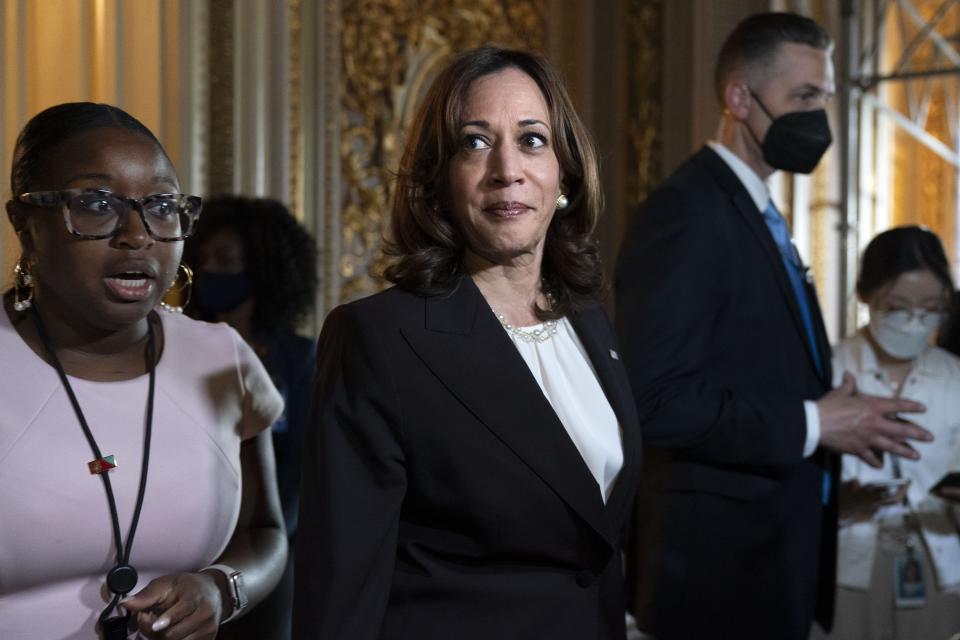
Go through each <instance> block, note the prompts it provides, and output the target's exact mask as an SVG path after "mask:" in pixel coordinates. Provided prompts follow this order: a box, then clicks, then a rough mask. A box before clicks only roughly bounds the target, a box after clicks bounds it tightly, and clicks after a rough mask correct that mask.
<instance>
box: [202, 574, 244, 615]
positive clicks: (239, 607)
mask: <svg viewBox="0 0 960 640" xmlns="http://www.w3.org/2000/svg"><path fill="white" fill-rule="evenodd" d="M207 569H212V570H214V571H219V572H220V573H222V574H223V576H224V577H225V578H226V579H227V589H228V593H229V594H230V602H231V604H232V605H233V610H232V611H231V612H230V615H229V616H227V617H226V618H224V619H223V620H222V621H221V624H222V623H224V622H230V621H231V620H233V619H234V618H236V617H237V616H238V615H240V612H241V611H243V610H244V609H246V608H247V602H248V598H247V590H246V587H245V586H244V584H243V572H242V571H237V570H236V569H234V568H233V567H231V566H228V565H225V564H212V565H210V566H209V567H204V568H203V569H202V571H206V570H207Z"/></svg>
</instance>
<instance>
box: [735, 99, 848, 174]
mask: <svg viewBox="0 0 960 640" xmlns="http://www.w3.org/2000/svg"><path fill="white" fill-rule="evenodd" d="M750 95H751V96H753V99H754V100H756V101H757V104H759V105H760V108H761V109H763V112H764V113H765V114H767V117H768V118H770V128H769V129H767V137H766V138H764V139H763V142H760V140H758V139H757V136H756V134H755V133H753V129H751V128H750V125H747V130H748V131H749V132H750V135H752V136H753V139H754V140H756V141H757V144H758V145H760V148H761V149H763V159H764V161H766V163H767V164H768V165H770V166H771V167H773V168H774V169H782V170H783V171H791V172H793V173H810V172H811V171H813V170H814V169H815V168H816V166H817V163H818V162H820V158H822V157H823V154H824V153H825V152H826V151H827V148H828V147H829V146H830V143H831V142H833V137H832V136H831V135H830V123H829V122H828V121H827V112H826V111H824V110H823V109H816V110H814V111H793V112H791V113H785V114H783V115H782V116H780V117H779V118H774V117H773V116H772V115H770V112H769V111H767V107H766V106H764V104H763V102H761V100H760V98H759V97H757V94H755V93H754V92H753V91H750Z"/></svg>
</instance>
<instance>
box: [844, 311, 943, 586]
mask: <svg viewBox="0 0 960 640" xmlns="http://www.w3.org/2000/svg"><path fill="white" fill-rule="evenodd" d="M844 371H849V372H850V373H852V374H853V375H854V376H855V377H856V379H857V389H858V391H861V392H863V393H868V394H871V395H875V396H881V397H893V396H894V395H895V393H894V386H893V385H892V384H891V382H890V380H889V379H888V378H887V376H886V375H885V374H884V372H883V371H882V370H881V369H880V367H879V366H878V364H877V356H876V353H875V352H874V350H873V347H872V346H871V344H870V342H869V341H868V339H867V338H866V336H865V335H864V329H861V330H860V331H859V332H857V334H856V335H854V336H852V337H850V338H847V339H846V340H844V341H843V342H841V343H840V344H839V345H837V346H836V348H835V349H834V351H833V373H834V378H835V383H836V384H839V383H840V380H841V379H842V377H843V372H844ZM900 395H901V397H903V398H908V399H910V400H916V401H917V402H921V403H923V405H924V406H926V408H927V410H926V412H925V413H911V414H909V415H905V416H904V417H906V418H908V419H909V420H911V421H912V422H915V423H917V424H918V425H920V426H921V427H923V428H925V429H927V430H928V431H930V432H931V433H933V435H934V438H935V440H934V441H933V442H920V441H913V442H911V443H910V445H911V446H912V447H913V448H915V449H916V450H917V452H918V453H919V454H920V456H921V459H920V460H917V461H913V460H907V459H900V461H899V465H900V474H901V476H902V477H904V478H908V479H909V480H910V487H909V489H908V490H907V502H908V505H907V506H904V505H902V504H895V505H888V506H885V507H881V508H880V510H879V511H878V512H877V513H876V514H875V515H874V517H873V519H871V520H869V521H867V522H856V523H841V527H840V533H839V554H838V572H837V575H838V581H839V583H840V584H842V585H844V586H847V587H852V588H855V589H866V588H867V587H868V586H869V585H870V579H871V575H872V571H873V559H874V552H875V550H876V543H877V529H878V524H879V522H880V521H884V520H887V519H889V518H893V519H894V522H899V521H902V517H903V515H904V512H905V511H907V510H909V512H911V513H912V514H913V515H914V516H916V518H917V520H918V521H919V523H920V528H921V535H922V536H923V541H924V544H925V547H926V548H927V550H928V551H929V552H930V558H931V561H932V563H933V566H934V569H935V573H936V577H937V584H938V585H939V586H940V588H941V589H944V588H948V587H957V586H960V536H958V532H957V527H956V525H955V524H954V522H956V520H953V521H951V513H950V512H951V510H952V511H953V512H954V513H953V517H954V518H955V517H956V516H957V515H960V509H957V508H956V507H954V506H951V505H950V503H948V502H946V501H944V500H942V499H941V498H938V497H936V496H933V495H931V494H930V488H931V487H932V486H933V485H934V484H936V482H937V480H939V479H940V478H941V477H942V476H943V475H944V474H945V473H947V472H948V471H957V470H960V358H957V357H956V356H954V355H953V354H951V353H949V352H947V351H944V350H943V349H940V348H938V347H930V348H929V349H927V350H926V351H924V352H923V353H922V354H920V356H918V357H917V359H916V360H915V361H914V364H913V368H912V369H911V370H910V374H909V375H908V376H907V379H906V380H905V381H904V384H903V389H902V390H901V392H900ZM894 477H895V473H894V470H893V463H892V458H891V456H889V455H885V456H884V458H883V467H882V468H880V469H874V468H873V467H871V466H869V465H868V464H867V463H865V462H863V461H862V460H860V459H859V458H857V457H855V456H844V457H843V480H844V481H849V480H858V481H859V482H860V483H861V484H864V483H869V482H877V481H884V480H890V479H892V478H894Z"/></svg>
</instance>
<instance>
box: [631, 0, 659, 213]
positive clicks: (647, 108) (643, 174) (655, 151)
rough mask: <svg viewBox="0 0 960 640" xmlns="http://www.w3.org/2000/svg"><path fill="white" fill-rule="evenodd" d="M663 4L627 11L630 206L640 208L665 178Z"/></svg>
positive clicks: (643, 3)
mask: <svg viewBox="0 0 960 640" xmlns="http://www.w3.org/2000/svg"><path fill="white" fill-rule="evenodd" d="M662 19H663V6H662V3H661V0H631V1H630V3H629V6H628V9H627V59H628V61H629V62H628V86H629V97H628V114H629V115H628V118H629V120H628V123H627V137H628V144H629V148H628V153H627V167H628V172H627V194H626V195H627V204H628V205H629V206H631V207H632V206H635V205H638V204H639V203H640V202H641V201H643V199H644V198H646V197H647V194H649V193H650V191H651V190H652V189H653V188H654V187H655V186H656V185H657V183H658V182H659V181H660V178H661V175H660V174H661V171H662V166H661V165H662V158H661V144H662V141H661V138H662V112H663V91H662V86H663V83H662V69H663V55H662V47H663V44H662V33H663V30H662V24H661V22H662Z"/></svg>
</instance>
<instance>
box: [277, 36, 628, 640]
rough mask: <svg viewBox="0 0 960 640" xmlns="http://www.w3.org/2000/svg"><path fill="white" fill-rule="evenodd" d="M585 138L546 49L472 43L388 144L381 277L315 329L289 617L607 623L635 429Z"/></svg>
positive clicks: (540, 628)
mask: <svg viewBox="0 0 960 640" xmlns="http://www.w3.org/2000/svg"><path fill="white" fill-rule="evenodd" d="M600 199H601V194H600V190H599V180H598V176H597V162H596V156H595V153H594V150H593V147H592V144H591V142H590V140H589V137H588V135H587V132H586V130H585V129H584V127H583V125H582V124H581V122H580V120H579V118H578V117H577V115H576V113H575V112H574V110H573V107H572V104H571V102H570V98H569V96H568V95H567V93H566V91H565V89H564V88H563V86H562V84H561V83H560V81H559V79H558V77H557V75H556V73H555V72H554V71H553V70H552V69H551V68H550V67H548V66H547V64H546V63H545V62H544V61H543V60H542V59H540V58H538V57H536V56H533V55H530V54H527V53H523V52H519V51H511V50H504V49H497V48H492V47H484V48H481V49H476V50H473V51H470V52H468V53H466V54H464V55H462V56H460V57H459V58H457V59H456V60H454V61H453V62H452V63H451V65H450V66H449V67H447V68H446V69H445V70H444V71H443V72H441V74H440V76H439V77H438V78H437V80H436V81H435V82H434V84H433V86H432V87H431V89H430V91H429V93H428V94H427V96H426V97H425V100H424V103H423V105H422V107H421V109H420V111H419V114H418V117H417V119H416V121H415V123H414V126H413V129H412V131H411V132H410V136H409V138H408V141H407V147H406V150H405V153H404V156H403V159H402V160H401V167H400V172H399V182H398V185H397V189H396V193H395V198H394V202H393V218H392V225H393V226H392V236H391V239H390V241H389V243H388V247H387V254H388V256H390V257H392V259H393V262H392V264H391V265H390V267H389V268H388V269H387V272H386V275H387V278H388V279H389V280H390V281H392V282H393V283H394V284H395V285H396V286H394V287H393V288H391V289H388V290H387V291H384V292H383V293H380V294H377V295H374V296H371V297H369V298H365V299H363V300H359V301H357V302H354V303H351V304H347V305H344V306H341V307H339V308H337V309H335V310H334V311H333V312H332V313H331V314H330V316H329V317H328V318H327V320H326V322H325V324H324V327H323V332H322V333H321V335H320V342H319V346H318V352H319V357H318V378H317V387H316V405H315V417H314V423H313V425H312V426H311V427H310V428H309V430H308V434H307V442H306V452H305V455H306V458H305V467H304V477H303V483H304V484H303V492H302V503H301V515H300V530H299V535H298V540H297V547H298V551H297V562H296V571H295V580H296V593H295V598H294V637H295V638H298V639H307V638H309V639H319V638H323V639H329V640H346V639H349V640H367V639H369V640H373V639H381V638H382V639H389V640H394V639H401V638H410V639H416V640H429V639H431V638H437V639H440V638H442V639H444V640H446V639H449V638H454V637H456V638H461V639H463V638H467V639H470V638H476V639H478V640H479V639H483V640H489V639H492V638H496V639H497V640H507V639H511V638H516V639H518V640H519V639H523V640H529V639H530V638H551V639H552V640H557V639H570V640H584V639H591V640H593V639H602V640H607V639H619V638H623V637H624V611H625V597H624V593H623V575H622V560H621V552H620V549H621V543H622V539H623V534H624V528H625V525H626V523H627V521H628V519H629V518H628V516H629V512H630V510H631V509H630V507H631V504H632V502H633V495H634V490H635V487H636V484H637V479H638V474H639V463H640V456H639V453H640V433H639V428H638V424H637V418H636V414H635V410H634V405H633V400H632V398H631V395H630V390H629V385H628V381H627V378H626V376H625V373H624V371H623V368H622V366H621V363H620V361H619V355H618V353H617V345H616V342H615V338H614V335H613V332H612V331H611V329H610V326H609V323H608V321H607V318H606V316H605V314H604V312H603V311H602V310H601V308H600V307H599V306H598V304H597V301H596V300H597V297H598V294H599V293H600V291H601V286H602V282H603V277H602V273H601V265H600V260H599V255H598V251H597V247H596V245H595V243H594V242H593V241H592V239H591V234H592V232H593V229H594V226H595V223H596V219H597V215H598V213H599V210H600Z"/></svg>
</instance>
